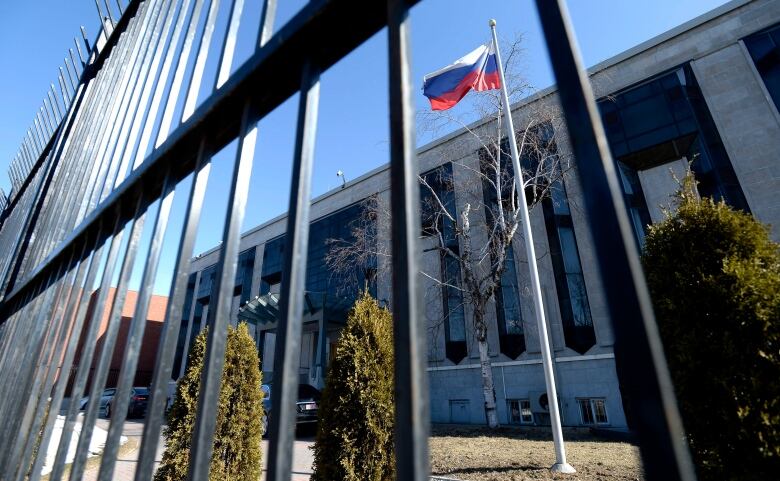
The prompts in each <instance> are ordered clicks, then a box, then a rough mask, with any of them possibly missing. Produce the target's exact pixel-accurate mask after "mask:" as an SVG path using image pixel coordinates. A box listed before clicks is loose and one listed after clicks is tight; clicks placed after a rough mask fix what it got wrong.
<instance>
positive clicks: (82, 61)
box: [66, 37, 87, 68]
mask: <svg viewBox="0 0 780 481" xmlns="http://www.w3.org/2000/svg"><path fill="white" fill-rule="evenodd" d="M73 43H74V44H76V51H77V52H78V54H79V61H80V62H81V66H82V68H83V67H84V66H85V65H87V61H86V60H85V59H84V54H83V53H82V52H81V44H80V43H79V41H78V39H77V38H76V37H73ZM66 63H67V62H66Z"/></svg>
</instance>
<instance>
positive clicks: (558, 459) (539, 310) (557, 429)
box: [490, 20, 576, 473]
mask: <svg viewBox="0 0 780 481" xmlns="http://www.w3.org/2000/svg"><path fill="white" fill-rule="evenodd" d="M490 30H491V32H492V33H493V47H494V48H495V50H496V64H497V67H498V75H499V77H500V79H501V96H502V104H503V106H504V116H505V117H506V128H507V131H508V134H507V138H508V140H509V148H510V150H511V152H512V166H513V167H514V170H515V183H516V184H517V192H518V193H519V194H520V212H521V213H522V224H523V234H524V235H525V249H526V253H527V255H528V269H529V270H530V271H531V287H532V289H533V294H534V310H535V311H536V324H537V327H538V330H539V343H540V344H541V348H542V366H543V368H544V382H545V384H546V385H547V399H548V400H549V403H550V404H549V406H550V424H551V427H552V434H553V444H555V464H553V465H552V467H551V468H550V470H551V471H553V472H556V473H575V472H576V471H575V469H574V468H573V467H572V466H571V465H570V464H569V463H567V462H566V448H565V447H564V445H563V432H562V430H561V414H560V411H559V410H558V395H557V393H556V390H555V377H554V374H553V367H552V356H551V354H550V341H549V338H548V337H547V320H546V319H545V316H544V304H543V302H542V288H541V286H540V284H539V270H538V268H537V266H536V250H535V249H534V238H533V235H532V234H531V223H530V220H529V218H528V204H527V203H526V199H525V189H524V188H523V171H522V169H521V167H520V158H519V156H518V153H517V141H516V140H515V128H514V125H513V124H512V112H511V111H510V108H509V94H508V93H507V91H506V81H505V80H504V67H503V65H502V64H501V53H500V52H499V50H498V37H497V36H496V21H495V20H490Z"/></svg>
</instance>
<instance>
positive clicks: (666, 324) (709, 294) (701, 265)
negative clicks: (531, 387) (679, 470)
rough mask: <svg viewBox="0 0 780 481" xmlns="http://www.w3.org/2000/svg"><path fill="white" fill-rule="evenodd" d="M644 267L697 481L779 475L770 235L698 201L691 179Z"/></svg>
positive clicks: (778, 376) (778, 255) (779, 305)
mask: <svg viewBox="0 0 780 481" xmlns="http://www.w3.org/2000/svg"><path fill="white" fill-rule="evenodd" d="M678 207H679V208H678V210H677V212H676V213H674V214H669V215H668V216H667V219H666V220H664V221H663V222H661V223H659V224H656V225H654V226H652V227H651V228H650V232H649V234H648V236H647V238H646V244H645V247H644V254H643V259H642V260H643V264H644V268H645V274H646V276H647V282H648V286H649V288H650V292H651V295H652V299H653V305H654V308H655V314H656V318H657V320H658V325H659V329H660V333H661V337H662V340H663V343H664V349H665V352H666V357H667V361H668V364H669V370H670V372H671V375H672V380H673V382H674V387H675V391H676V393H677V399H678V402H679V407H680V411H681V413H682V417H683V424H684V427H685V430H686V434H687V436H688V442H689V444H690V447H691V451H692V454H693V458H694V462H695V464H696V467H697V471H698V473H699V478H700V479H703V480H716V479H717V480H721V479H730V480H751V479H776V478H775V476H777V475H778V473H779V472H780V469H779V468H780V250H779V249H778V247H779V246H778V244H776V243H774V242H772V241H771V240H770V238H769V229H768V228H767V227H766V226H764V225H762V224H760V223H759V222H757V221H756V220H755V219H754V218H753V217H752V216H751V215H749V214H746V213H743V212H741V211H735V210H733V209H731V208H730V207H728V206H727V205H726V204H724V203H722V202H720V203H716V202H713V201H712V200H710V199H699V198H698V196H697V195H696V193H695V183H694V181H693V179H692V178H691V177H690V175H689V177H688V178H687V179H685V181H684V182H683V186H682V190H681V192H680V194H679V206H678Z"/></svg>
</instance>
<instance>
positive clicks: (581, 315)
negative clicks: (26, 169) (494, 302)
mask: <svg viewBox="0 0 780 481" xmlns="http://www.w3.org/2000/svg"><path fill="white" fill-rule="evenodd" d="M537 136H538V137H539V139H540V140H541V142H540V143H539V145H541V146H542V148H543V149H544V150H545V151H546V154H545V155H547V156H554V155H557V154H556V152H557V146H556V145H555V140H554V132H553V130H552V127H551V126H546V127H545V128H541V129H540V131H539V132H538V133H537ZM526 162H528V163H529V164H530V166H531V167H533V166H534V165H535V162H538V161H537V160H536V159H534V158H533V157H531V158H529V159H527V160H526ZM555 177H556V178H554V179H551V183H550V184H549V190H548V192H549V195H547V196H546V197H544V198H543V199H542V213H543V214H544V222H545V227H546V230H547V242H548V245H549V247H550V260H551V262H552V267H553V275H554V276H555V290H556V293H557V294H558V307H559V308H560V312H561V324H562V325H563V337H564V341H565V343H566V346H567V347H569V348H571V349H573V350H574V351H576V352H578V353H580V354H584V353H585V352H587V351H588V349H590V348H591V347H593V345H595V344H596V331H595V330H594V329H593V318H592V317H591V314H590V304H589V302H588V291H587V289H586V287H585V277H584V276H583V274H582V263H581V262H580V252H579V249H578V247H577V238H576V235H575V234H574V223H573V221H572V217H571V209H570V207H569V197H568V194H567V193H566V186H565V185H564V183H563V179H562V175H557V176H555Z"/></svg>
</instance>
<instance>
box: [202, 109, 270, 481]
mask: <svg viewBox="0 0 780 481" xmlns="http://www.w3.org/2000/svg"><path fill="white" fill-rule="evenodd" d="M249 109H250V101H249V100H247V102H246V106H245V107H244V114H243V116H242V119H241V134H242V135H241V140H240V142H239V146H238V152H237V155H236V158H235V161H234V165H233V179H232V182H231V185H230V193H229V195H228V199H230V202H229V203H228V209H227V214H226V219H225V229H224V232H223V234H222V245H221V249H220V256H219V261H218V263H217V273H218V275H217V277H216V281H215V283H214V285H213V289H212V297H211V302H210V303H209V305H210V306H214V308H213V309H209V323H208V325H209V331H208V340H207V343H206V353H205V357H204V361H203V371H202V373H201V380H200V389H199V395H198V410H197V414H196V415H195V423H194V427H193V434H192V449H191V450H190V463H189V473H188V476H187V478H188V479H189V480H191V481H206V480H207V479H208V477H209V467H210V465H211V454H212V451H213V439H214V429H215V427H216V421H217V420H216V416H214V415H212V414H211V413H215V412H216V411H217V407H218V402H219V388H220V383H221V380H222V367H223V365H224V362H225V341H226V338H227V325H228V318H229V317H230V307H231V299H232V293H233V284H234V282H235V277H236V269H237V265H236V264H237V260H238V248H239V242H240V240H241V224H242V222H243V219H244V214H245V211H246V199H247V195H248V192H249V179H250V177H251V174H252V158H253V156H254V151H255V141H256V138H257V129H256V128H255V127H254V126H253V125H250V123H249V114H250V112H249Z"/></svg>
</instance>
